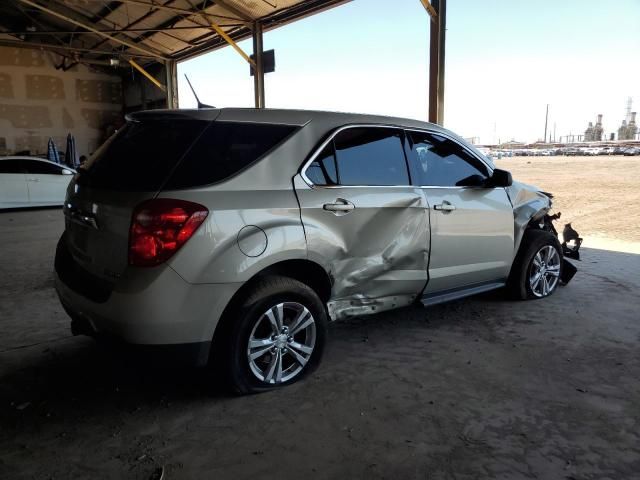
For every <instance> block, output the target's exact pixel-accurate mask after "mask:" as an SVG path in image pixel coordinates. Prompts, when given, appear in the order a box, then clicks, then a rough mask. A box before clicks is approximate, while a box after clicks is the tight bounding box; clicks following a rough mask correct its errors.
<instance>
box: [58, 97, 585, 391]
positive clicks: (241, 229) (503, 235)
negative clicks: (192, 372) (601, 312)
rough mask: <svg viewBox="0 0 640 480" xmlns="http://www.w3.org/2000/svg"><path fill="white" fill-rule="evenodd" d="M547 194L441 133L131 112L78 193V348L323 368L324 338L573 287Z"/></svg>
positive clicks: (67, 282)
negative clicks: (341, 327) (362, 322)
mask: <svg viewBox="0 0 640 480" xmlns="http://www.w3.org/2000/svg"><path fill="white" fill-rule="evenodd" d="M550 208H551V200H550V195H549V194H545V193H543V192H540V191H538V190H537V189H535V188H534V187H530V186H526V185H523V184H519V183H515V182H512V179H511V175H510V174H509V173H508V172H505V171H503V170H499V169H497V168H495V167H494V166H493V164H492V163H491V161H490V160H489V159H488V158H487V157H485V156H484V155H482V154H481V153H480V152H479V151H477V150H476V149H474V148H473V147H472V146H470V145H468V144H467V143H465V142H464V141H463V140H462V139H461V138H459V137H457V136H456V135H454V134H452V133H451V132H449V131H447V130H445V129H442V128H440V127H438V126H436V125H432V124H429V123H423V122H419V121H413V120H405V119H399V118H388V117H377V116H370V115H354V114H339V113H329V112H312V111H289V110H253V109H207V110H195V111H191V110H176V111H150V112H142V113H138V114H134V115H132V116H130V117H129V118H128V122H127V124H126V126H125V127H124V128H122V129H121V130H120V131H119V132H117V134H115V135H114V136H113V137H112V138H111V139H109V140H108V141H107V142H106V143H105V144H104V145H103V146H102V147H101V148H100V149H99V150H98V151H97V152H96V153H95V154H94V155H93V157H92V158H91V159H90V160H89V162H88V163H87V164H86V165H85V166H84V168H81V170H80V171H79V172H78V174H77V175H76V176H75V177H74V179H73V181H72V182H71V184H70V185H69V189H68V192H67V198H66V201H65V206H64V215H65V222H66V228H65V231H64V234H63V235H62V238H61V239H60V241H59V244H58V248H57V254H56V261H55V269H56V289H57V292H58V294H59V297H60V300H61V302H62V305H63V306H64V308H65V309H66V311H67V312H68V314H69V315H70V317H71V319H72V322H71V325H72V330H73V332H74V333H76V334H78V333H80V334H88V335H92V336H95V337H110V338H116V339H119V340H123V341H124V342H126V343H130V344H136V345H145V346H154V347H157V348H163V349H165V350H171V351H174V352H177V353H179V354H180V356H181V357H182V359H187V360H189V361H190V362H192V363H195V364H199V365H203V364H210V365H211V364H214V365H224V371H225V372H226V373H227V374H228V377H229V379H230V381H231V384H232V385H233V387H234V388H235V389H236V390H237V391H238V392H244V393H246V392H256V391H261V390H265V389H270V388H273V387H278V386H282V385H286V384H289V383H292V382H294V381H296V380H298V379H300V378H302V377H303V376H304V375H305V374H307V373H309V372H310V371H311V370H313V368H314V367H315V366H316V365H317V364H318V362H319V360H320V357H321V355H322V350H323V347H324V344H325V341H326V327H327V322H328V321H329V320H330V319H331V320H335V319H340V318H344V317H347V316H351V315H363V314H371V313H377V312H380V311H383V310H388V309H393V308H398V307H402V306H405V305H409V304H411V303H414V302H422V303H423V304H424V305H433V304H436V303H439V302H444V301H449V300H454V299H458V298H461V297H465V296H468V295H472V294H476V293H480V292H486V291H488V290H492V289H497V288H502V287H507V289H508V290H509V291H510V292H512V293H513V294H514V295H515V296H516V297H517V298H521V299H529V298H531V299H536V298H542V297H546V296H548V295H551V294H552V293H553V292H554V291H555V290H556V288H557V287H558V285H559V284H560V283H561V282H563V281H564V282H566V281H568V280H569V278H570V277H571V276H572V275H573V273H575V268H574V267H573V266H571V265H570V264H568V263H567V262H566V260H564V259H563V250H562V247H561V245H560V243H559V242H558V239H557V238H556V235H555V234H554V233H555V230H554V229H553V225H552V224H551V219H550V217H549V216H548V214H547V213H548V211H549V209H550Z"/></svg>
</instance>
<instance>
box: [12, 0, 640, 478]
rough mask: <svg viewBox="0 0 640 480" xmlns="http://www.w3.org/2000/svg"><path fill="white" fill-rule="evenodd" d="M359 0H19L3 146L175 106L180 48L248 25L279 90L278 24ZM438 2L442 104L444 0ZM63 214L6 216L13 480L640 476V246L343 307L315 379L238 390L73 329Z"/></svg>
mask: <svg viewBox="0 0 640 480" xmlns="http://www.w3.org/2000/svg"><path fill="white" fill-rule="evenodd" d="M342 3H345V2H344V0H342V1H336V0H333V1H332V0H326V1H323V0H311V1H295V0H284V1H281V0H279V1H277V2H276V1H267V0H260V1H240V0H224V1H222V0H216V1H210V0H207V1H205V2H196V1H194V0H174V1H172V0H169V1H165V0H163V1H162V2H157V1H156V2H152V1H151V0H140V1H138V0H116V1H94V0H77V1H76V0H72V1H62V0H50V1H44V0H39V1H37V0H15V1H12V2H4V3H2V4H1V5H0V29H1V30H2V31H1V32H0V126H1V130H0V155H10V154H16V153H25V154H31V155H39V154H43V153H46V149H47V141H48V139H49V138H53V139H54V141H55V142H56V143H57V144H58V146H59V147H62V146H63V145H64V142H65V138H66V136H67V134H68V133H69V132H72V133H73V134H74V136H75V138H76V145H77V149H78V153H79V154H81V155H82V154H84V155H88V154H90V153H91V152H93V151H94V150H95V149H96V148H97V147H98V146H99V145H100V144H101V143H102V142H103V141H104V139H105V138H107V137H108V136H109V135H110V134H111V133H112V132H113V130H114V129H116V128H118V127H119V125H121V123H122V122H123V118H124V115H125V114H127V113H130V112H134V111H138V110H144V109H155V108H167V107H169V108H176V107H177V106H178V104H177V93H176V89H177V86H176V85H177V81H176V72H177V69H176V63H177V62H179V61H181V60H185V59H188V58H192V57H193V56H195V55H199V54H202V53H205V52H208V51H212V50H215V49H217V48H223V47H227V46H229V44H230V43H231V44H234V43H235V42H237V41H240V40H242V39H246V38H251V37H253V38H254V47H255V50H254V52H243V54H244V55H248V54H249V53H255V54H256V55H255V57H254V59H255V60H251V59H250V61H255V69H256V72H257V75H255V77H254V78H255V80H254V82H255V90H254V96H255V104H256V107H258V108H260V107H264V106H265V94H264V82H263V81H262V80H261V70H262V68H263V66H262V61H263V60H262V58H261V57H262V55H261V53H260V52H261V51H262V48H261V41H260V35H261V32H263V31H268V30H269V29H272V28H277V27H278V26H280V25H284V24H286V23H288V22H293V21H296V20H299V19H302V18H305V17H306V16H308V15H312V14H316V13H321V12H322V11H323V10H325V9H327V8H332V7H337V6H339V5H340V4H342ZM423 3H424V4H428V5H429V8H432V9H433V11H430V12H429V15H431V17H432V20H431V21H432V25H433V26H434V28H432V32H431V38H430V44H431V52H432V61H431V62H430V78H431V80H432V81H431V82H430V87H429V88H430V90H429V91H430V104H429V119H430V120H431V121H434V122H437V123H442V118H443V111H444V103H443V98H444V93H443V92H444V87H443V86H444V80H443V77H444V30H445V28H444V15H443V14H444V11H443V10H442V9H440V8H441V7H444V2H442V3H439V2H432V3H431V4H429V3H428V2H427V1H426V0H424V1H423ZM425 7H426V5H425ZM434 7H435V9H434ZM51 12H53V13H51ZM438 12H440V14H441V16H440V17H439V16H438ZM425 15H427V14H425ZM428 18H429V17H427V16H426V17H425V21H427V19H428ZM225 37H226V38H225ZM425 41H427V39H425ZM230 48H235V47H233V46H231V47H230ZM243 54H241V53H239V55H240V56H242V55H243ZM434 60H435V61H434ZM239 61H247V60H246V59H244V60H243V59H242V58H239ZM262 73H264V72H262ZM63 228H64V222H63V219H62V213H61V211H60V210H59V209H47V210H26V211H12V212H3V213H0V243H1V244H2V250H1V253H0V478H3V479H5V478H6V479H22V478H24V479H27V478H62V479H70V478H139V479H151V478H164V479H172V478H202V477H205V478H250V477H252V478H273V477H280V478H295V477H308V478H416V479H417V478H420V479H424V478H434V479H467V478H469V479H471V478H504V479H518V478H549V479H551V478H562V479H575V480H577V479H590V478H594V479H595V478H597V479H605V478H609V479H620V478H637V476H638V472H639V471H640V433H639V432H640V429H639V427H640V402H638V399H639V398H640V383H639V382H638V378H640V356H639V355H638V353H637V352H638V342H640V323H639V322H638V305H640V294H639V293H638V292H639V291H640V275H639V274H638V272H640V255H639V254H638V253H624V252H618V251H610V250H605V249H594V248H589V246H588V245H587V246H586V248H583V250H581V253H582V254H583V261H582V262H580V263H578V265H577V266H578V269H579V272H578V274H577V276H576V278H575V279H574V280H573V282H572V283H571V284H570V285H569V286H567V287H566V288H562V289H560V290H559V291H558V292H556V294H554V295H553V296H552V297H550V298H547V299H545V300H543V301H532V302H513V301H507V300H505V298H504V296H503V295H501V294H500V292H497V293H490V294H485V295H481V296H479V297H474V298H469V299H465V300H460V301H456V302H454V303H451V304H446V305H438V306H435V307H431V308H429V309H423V308H420V307H410V308H406V309H402V310H399V311H392V312H387V313H383V314H378V315H375V316H372V317H364V318H354V319H349V320H344V321H340V322H336V323H334V324H332V325H331V327H330V330H329V333H330V337H331V338H330V341H329V343H328V349H327V352H326V355H325V359H324V361H323V364H322V366H321V367H320V369H319V370H318V371H317V372H316V373H315V374H314V375H313V376H311V377H310V378H308V379H307V380H305V381H304V382H302V383H298V384H294V385H292V386H290V387H288V388H286V389H283V390H280V391H275V392H271V393H267V394H261V395H254V396H248V397H235V396H232V395H229V394H228V393H227V392H226V391H225V390H224V389H223V388H219V387H218V386H216V385H213V386H212V385H211V381H210V378H209V377H208V376H207V374H206V373H204V372H202V371H194V370H184V369H177V368H175V369H174V368H167V367H166V366H154V365H148V364H140V363H138V362H137V361H136V359H134V358H131V357H129V356H128V355H125V354H123V355H114V353H113V352H112V351H110V350H108V349H104V348H102V347H101V346H99V345H96V343H95V342H94V341H93V340H91V339H89V338H87V337H74V336H72V335H71V333H70V330H69V318H68V317H67V315H66V314H65V312H64V311H63V310H62V307H61V306H60V304H59V302H58V300H57V297H56V294H55V291H54V289H53V278H52V269H53V257H54V254H55V246H56V242H57V240H58V238H59V237H60V235H61V233H62V230H63ZM639 253H640V252H639Z"/></svg>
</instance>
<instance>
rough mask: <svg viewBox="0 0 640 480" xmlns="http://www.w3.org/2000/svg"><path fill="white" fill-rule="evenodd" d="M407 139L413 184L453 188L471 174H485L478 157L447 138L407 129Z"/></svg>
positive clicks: (484, 168) (486, 174)
mask: <svg viewBox="0 0 640 480" xmlns="http://www.w3.org/2000/svg"><path fill="white" fill-rule="evenodd" d="M409 138H410V143H411V157H412V158H410V159H409V160H410V163H411V165H412V174H413V176H414V178H415V183H416V184H417V185H422V186H437V187H455V186H459V185H462V184H463V183H464V180H465V179H467V178H468V177H471V176H473V175H480V176H482V177H485V178H486V177H487V176H488V172H487V168H486V167H485V166H484V165H483V164H482V162H480V160H478V159H477V158H475V157H474V156H473V155H471V154H470V153H469V152H467V150H466V149H465V148H463V147H462V146H461V145H459V144H458V143H456V142H454V141H452V140H449V139H448V138H445V137H443V136H440V135H436V134H429V133H422V132H420V133H418V132H410V133H409Z"/></svg>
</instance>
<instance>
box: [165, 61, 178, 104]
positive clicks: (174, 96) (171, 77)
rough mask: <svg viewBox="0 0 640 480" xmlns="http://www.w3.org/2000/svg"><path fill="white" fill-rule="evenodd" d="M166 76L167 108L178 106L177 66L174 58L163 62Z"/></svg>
mask: <svg viewBox="0 0 640 480" xmlns="http://www.w3.org/2000/svg"><path fill="white" fill-rule="evenodd" d="M164 69H165V73H166V76H167V80H166V85H167V108H171V109H176V108H178V67H177V64H176V61H175V60H167V61H166V62H165V64H164Z"/></svg>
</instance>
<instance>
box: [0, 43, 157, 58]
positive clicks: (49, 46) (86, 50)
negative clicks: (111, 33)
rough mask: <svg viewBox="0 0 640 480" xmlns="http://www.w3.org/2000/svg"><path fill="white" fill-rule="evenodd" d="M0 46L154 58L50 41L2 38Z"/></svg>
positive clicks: (146, 56)
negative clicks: (39, 41)
mask: <svg viewBox="0 0 640 480" xmlns="http://www.w3.org/2000/svg"><path fill="white" fill-rule="evenodd" d="M0 46H3V47H12V48H30V49H36V50H48V51H52V52H55V53H58V52H57V50H64V51H70V52H78V53H92V54H95V55H108V56H112V57H124V58H128V57H134V56H135V57H140V58H146V59H156V58H157V57H156V56H155V55H144V54H135V55H133V54H131V53H126V52H119V51H115V50H114V51H108V50H95V49H91V48H82V47H72V46H70V45H54V44H52V43H38V42H25V41H21V40H2V39H0Z"/></svg>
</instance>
